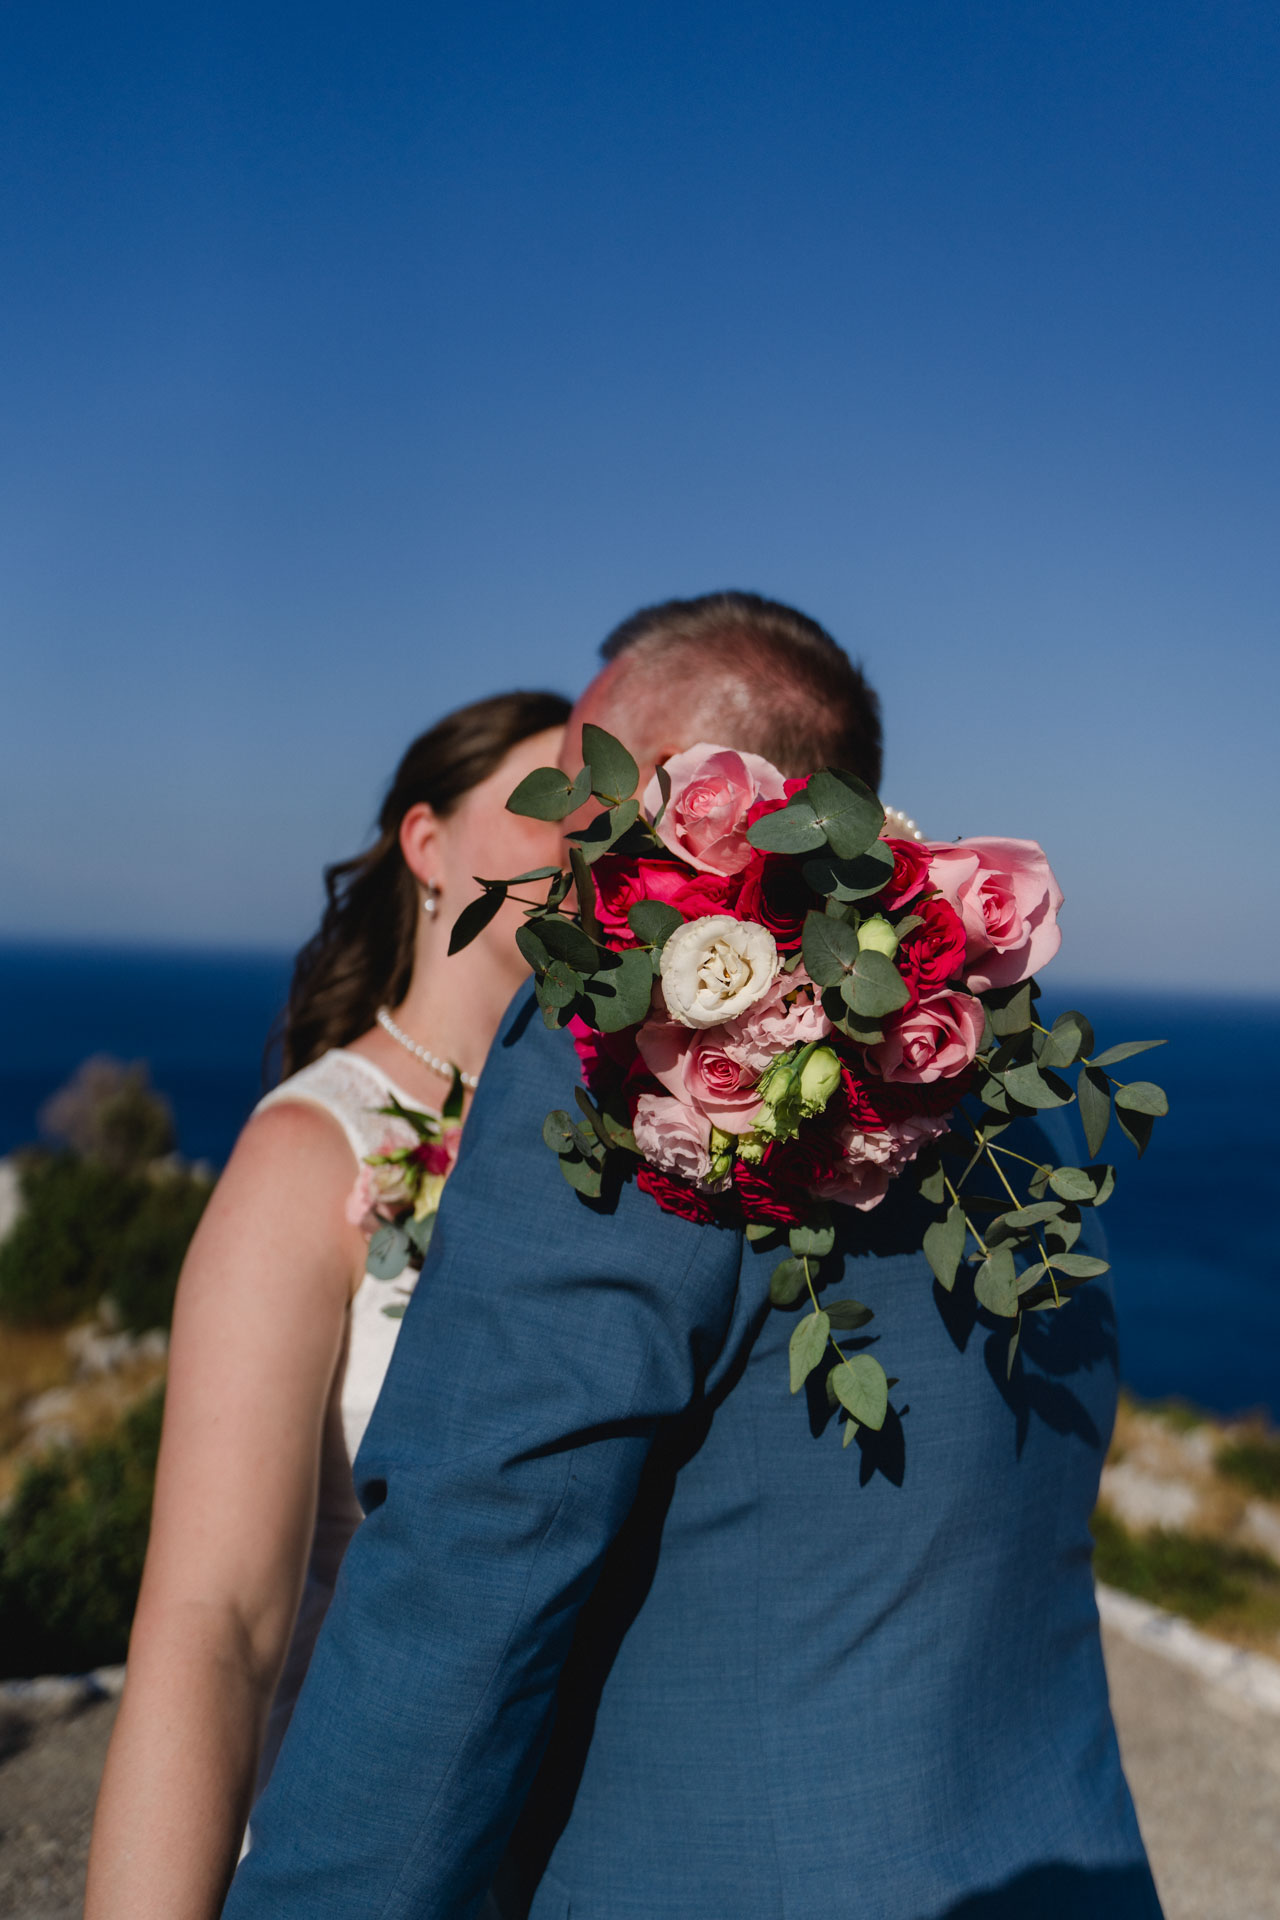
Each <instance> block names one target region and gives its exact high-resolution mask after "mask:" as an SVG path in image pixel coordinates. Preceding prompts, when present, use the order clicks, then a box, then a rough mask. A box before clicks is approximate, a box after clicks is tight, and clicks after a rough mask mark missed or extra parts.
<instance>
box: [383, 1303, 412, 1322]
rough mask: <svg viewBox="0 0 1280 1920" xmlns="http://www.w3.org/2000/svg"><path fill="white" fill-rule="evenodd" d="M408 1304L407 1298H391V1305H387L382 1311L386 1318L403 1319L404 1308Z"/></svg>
mask: <svg viewBox="0 0 1280 1920" xmlns="http://www.w3.org/2000/svg"><path fill="white" fill-rule="evenodd" d="M408 1304H409V1303H408V1301H407V1300H393V1301H392V1303H391V1305H390V1306H389V1307H384V1308H383V1309H382V1311H383V1313H385V1315H386V1316H387V1319H388V1320H403V1319H404V1310H405V1308H406V1307H407V1306H408Z"/></svg>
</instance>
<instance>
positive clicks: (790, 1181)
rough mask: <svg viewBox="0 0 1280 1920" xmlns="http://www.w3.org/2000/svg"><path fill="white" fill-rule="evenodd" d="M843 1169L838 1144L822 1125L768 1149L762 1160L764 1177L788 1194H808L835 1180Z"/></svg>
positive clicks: (801, 1131)
mask: <svg viewBox="0 0 1280 1920" xmlns="http://www.w3.org/2000/svg"><path fill="white" fill-rule="evenodd" d="M843 1167H844V1155H843V1153H842V1152H841V1149H840V1142H839V1141H838V1140H837V1139H836V1137H835V1135H834V1134H833V1133H832V1132H831V1130H830V1129H829V1128H828V1127H825V1126H810V1127H802V1128H801V1129H800V1131H799V1133H798V1134H796V1135H795V1137H794V1138H793V1139H791V1140H785V1141H783V1142H782V1143H781V1144H780V1145H778V1146H775V1147H772V1148H770V1150H769V1152H768V1153H767V1154H766V1156H765V1161H764V1171H765V1174H766V1177H767V1178H768V1179H770V1180H772V1181H774V1182H776V1184H777V1185H778V1186H779V1187H781V1188H783V1189H784V1190H785V1191H786V1192H787V1193H789V1194H791V1195H796V1194H802V1195H803V1194H809V1193H811V1192H812V1191H813V1189H814V1188H815V1187H820V1186H821V1185H822V1184H823V1183H824V1182H825V1181H828V1180H835V1179H837V1178H838V1177H839V1175H840V1173H841V1172H842V1171H843Z"/></svg>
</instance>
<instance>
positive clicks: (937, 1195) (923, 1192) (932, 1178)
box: [916, 1154, 947, 1207]
mask: <svg viewBox="0 0 1280 1920" xmlns="http://www.w3.org/2000/svg"><path fill="white" fill-rule="evenodd" d="M916 1167H917V1172H916V1186H917V1188H918V1190H919V1193H920V1198H921V1199H922V1200H927V1201H928V1202H929V1204H930V1206H934V1207H940V1206H941V1205H942V1202H943V1200H944V1199H945V1197H946V1191H947V1187H946V1176H945V1175H944V1173H943V1171H942V1162H941V1160H939V1159H938V1158H937V1156H936V1155H934V1156H933V1158H932V1159H929V1158H926V1156H925V1155H924V1154H922V1155H921V1156H920V1159H919V1160H918V1161H917V1163H916Z"/></svg>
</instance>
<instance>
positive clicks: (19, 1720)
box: [0, 1632, 1280, 1920]
mask: <svg viewBox="0 0 1280 1920" xmlns="http://www.w3.org/2000/svg"><path fill="white" fill-rule="evenodd" d="M1104 1638H1105V1641H1106V1648H1107V1666H1108V1670H1109V1672H1110V1675H1111V1688H1112V1698H1113V1701H1114V1705H1115V1714H1116V1721H1117V1724H1118V1725H1119V1728H1120V1739H1121V1744H1122V1746H1123V1748H1124V1757H1125V1765H1126V1767H1127V1768H1128V1771H1129V1779H1130V1782H1131V1784H1132V1786H1133V1794H1134V1799H1135V1800H1136V1801H1137V1804H1138V1814H1139V1817H1140V1819H1141V1821H1142V1830H1143V1832H1144V1834H1145V1835H1146V1840H1147V1845H1148V1847H1149V1849H1150V1852H1151V1859H1152V1864H1153V1866H1154V1868H1155V1875H1156V1880H1157V1882H1158V1884H1159V1887H1160V1893H1161V1897H1162V1899H1163V1901H1164V1907H1165V1914H1166V1916H1167V1920H1280V1715H1277V1714H1267V1713H1260V1712H1259V1711H1257V1709H1255V1708H1251V1707H1249V1706H1247V1705H1246V1704H1245V1702H1243V1701H1242V1700H1240V1699H1239V1698H1237V1697H1235V1696H1233V1695H1232V1694H1230V1693H1228V1692H1226V1691H1224V1690H1223V1689H1222V1688H1220V1687H1216V1686H1212V1685H1210V1684H1208V1683H1206V1682H1205V1681H1204V1680H1203V1679H1201V1678H1200V1677H1199V1676H1198V1675H1197V1674H1195V1673H1193V1672H1190V1671H1188V1670H1187V1669H1185V1668H1183V1667H1180V1666H1178V1665H1177V1664H1175V1663H1174V1662H1173V1661H1171V1660H1169V1659H1167V1658H1166V1657H1165V1656H1164V1655H1162V1654H1160V1653H1158V1652H1155V1651H1152V1650H1151V1649H1150V1648H1148V1647H1145V1646H1141V1645H1136V1644H1134V1643H1133V1642H1132V1641H1130V1640H1127V1639H1122V1638H1120V1637H1119V1636H1118V1635H1116V1634H1115V1633H1112V1632H1108V1633H1106V1634H1105V1635H1104ZM114 1718H115V1702H114V1701H110V1700H103V1701H97V1702H94V1703H93V1704H92V1705H89V1706H83V1707H80V1708H79V1709H69V1708H68V1707H66V1706H58V1705H55V1704H45V1705H25V1704H13V1703H6V1702H5V1701H3V1700H2V1699H0V1915H3V1916H5V1917H6V1920H78V1916H79V1913H80V1897H81V1887H82V1884H83V1875H84V1863H85V1857H86V1854H87V1851H88V1845H89V1825H90V1820H91V1818H92V1809H93V1796H94V1793H95V1791H96V1788H97V1781H98V1774H99V1772H100V1770H101V1767H102V1757H103V1754H104V1753H105V1751H106V1745H107V1738H108V1735H109V1734H110V1732H111V1725H112V1721H113V1720H114ZM690 1920H696V1917H695V1916H690ZM1028 1920H1033V1916H1028Z"/></svg>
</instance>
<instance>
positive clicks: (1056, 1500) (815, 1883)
mask: <svg viewBox="0 0 1280 1920" xmlns="http://www.w3.org/2000/svg"><path fill="white" fill-rule="evenodd" d="M576 1074H577V1063H576V1060H575V1056H574V1052H573V1047H572V1045H571V1043H570V1041H569V1039H568V1037H567V1036H566V1035H564V1034H551V1033H548V1032H547V1031H546V1030H545V1028H544V1026H543V1024H542V1022H541V1019H540V1018H539V1016H538V1014H537V1010H536V1008H535V1007H533V1006H532V1002H531V1000H530V999H525V1000H523V1001H522V1002H520V1003H518V1004H517V1007H516V1008H515V1009H514V1010H513V1012H512V1014H511V1015H509V1016H508V1021H507V1025H506V1027H505V1029H504V1031H503V1033H502V1035H501V1036H500V1039H499V1041H498V1042H497V1043H496V1045H495V1047H494V1050H493V1053H492V1055H491V1057H490V1060H489V1063H488V1065H487V1067H486V1069H485V1074H484V1080H483V1083H482V1085H481V1089H480V1092H479V1095H478V1096H477V1099H476V1103H475V1110H474V1112H473V1114H472V1116H471V1118H470V1120H469V1122H468V1125H467V1131H466V1137H465V1141H464V1145H463V1150H462V1155H461V1158H460V1160H459V1163H458V1166H457V1169H456V1171H455V1173H454V1175H453V1178H452V1180H451V1182H450V1186H449V1190H448V1193H447V1196H446V1199H445V1202H444V1206H443V1208H442V1210H441V1214H440V1219H439V1224H438V1227H437V1231H436V1236H435V1241H434V1244H433V1247H432V1252H431V1257H430V1259H429V1261H428V1264H427V1268H426V1271H425V1272H424V1274H423V1277H422V1280H421V1282H420V1283H419V1286H418V1289H417V1292H416V1294H415V1297H414V1300H413V1303H412V1305H411V1307H410V1309H409V1312H408V1315H407V1316H406V1318H405V1321H404V1324H403V1327H402V1329H401V1334H400V1339H399V1343H398V1346H397V1349H396V1353H395V1358H394V1361H393V1363H392V1366H391V1371H390V1374H389V1376H388V1379H387V1383H386V1387H385V1389H384V1391H383V1394H382V1398H381V1400H380V1402H379V1405H378V1408H377V1411H376V1413H375V1415H374V1418H373V1423H372V1425H371V1427H370V1429H369V1433H368V1436H367V1438H366V1440H365V1443H364V1446H363V1447H362V1449H361V1452H360V1456H359V1460H358V1478H359V1481H360V1484H361V1492H362V1497H363V1499H364V1501H365V1502H366V1504H367V1506H368V1509H369V1518H368V1520H367V1521H366V1523H365V1525H364V1526H363V1527H362V1528H361V1529H360V1531H359V1533H358V1534H357V1535H356V1538H355V1540H354V1542H353V1544H352V1546H351V1549H350V1551H349V1553H348V1556H347V1561H346V1565H345V1567H344V1569H343V1573H342V1576H341V1580H340V1583H339V1587H338V1593H337V1596H336V1599H335V1601H334V1604H333V1607H332V1610H331V1615H330V1619H329V1621H328V1623H327V1625H326V1627H325V1629H324V1632H323V1634H322V1636H321V1640H320V1643H319V1647H318V1649H317V1652H316V1656H315V1660H314V1663H313V1668H312V1672H311V1674H310V1676H309V1678H308V1680H307V1683H306V1687H305V1689H304V1691H303V1695H302V1699H301V1701H300V1703H299V1706H298V1710H297V1713H296V1715H295V1719H294V1723H293V1726H292V1728H291V1730H290V1733H289V1735H288V1738H287V1741H286V1744H285V1747H284V1751H283V1754H282V1757H281V1759H280V1761H279V1763H278V1766H277V1769H276V1773H275V1777H274V1779H273V1780H272V1783H271V1785H270V1787H269V1789H268V1791H267V1794H266V1797H265V1799H264V1801H263V1802H262V1804H261V1806H260V1807H259V1808H258V1810H257V1811H256V1812H255V1815H254V1824H253V1833H254V1846H253V1851H252V1852H251V1853H250V1855H249V1857H248V1860H247V1862H246V1863H245V1865H244V1866H243V1867H242V1869H241V1871H240V1874H239V1875H238V1877H237V1879H236V1882H235V1885H234V1887H233V1890H232V1893H231V1896H230V1900H229V1903H228V1905H227V1908H226V1914H227V1916H228V1917H229V1920H289V1916H297V1920H304V1916H305V1920H327V1917H328V1916H335V1917H336V1916H343V1920H352V1917H353V1916H364V1915H368V1916H371V1917H372V1916H375V1915H377V1916H382V1917H383V1920H469V1917H470V1916H471V1915H473V1914H474V1913H475V1912H476V1910H477V1908H478V1906H479V1903H480V1901H481V1898H482V1896H483V1894H484V1892H485V1889H486V1888H487V1887H488V1886H489V1884H490V1882H491V1881H492V1880H493V1879H494V1877H495V1875H497V1876H498V1881H499V1886H500V1888H503V1889H504V1892H503V1900H504V1904H509V1905H511V1906H513V1907H516V1908H518V1906H519V1903H520V1902H521V1900H522V1899H531V1901H532V1907H531V1912H532V1916H533V1920H940V1917H941V1916H943V1915H946V1916H950V1917H951V1920H996V1917H997V1916H1000V1917H1001V1920H1068V1916H1069V1917H1070V1920H1121V1917H1123V1920H1158V1916H1159V1911H1160V1910H1159V1906H1158V1903H1157V1901H1156V1897H1155V1892H1154V1889H1153V1887H1152V1884H1151V1880H1150V1876H1149V1873H1148V1871H1147V1867H1146V1863H1145V1859H1144V1855H1143V1849H1142V1842H1141V1840H1140V1838H1139V1835H1138V1829H1137V1825H1136V1822H1135V1819H1134V1814H1133V1808H1132V1805H1131V1803H1130V1799H1129V1794H1128V1790H1127V1788H1126V1786H1125V1782H1124V1778H1123V1775H1122V1773H1121V1769H1120V1760H1119V1755H1118V1752H1117V1749H1116V1741H1115V1734H1114V1731H1113V1729H1112V1724H1111V1718H1110V1713H1109V1710H1108V1706H1107V1689H1106V1681H1105V1678H1104V1675H1103V1668H1102V1656H1101V1651H1100V1647H1099V1640H1098V1620H1097V1614H1096V1611H1095V1607H1094V1599H1093V1588H1092V1584H1091V1579H1090V1567H1089V1548H1090V1541H1089V1532H1088V1524H1087V1523H1088V1519H1089V1514H1090V1511H1091V1508H1092V1505H1093V1500H1094V1495H1095V1492H1096V1489H1097V1483H1098V1473H1099V1468H1100V1465H1101V1461H1102V1456H1103V1452H1104V1449H1105V1447H1106V1443H1107V1436H1108V1434H1109V1432H1110V1428H1111V1422H1112V1415H1113V1410H1114V1399H1115V1353H1114V1344H1113V1331H1112V1316H1111V1308H1110V1301H1109V1296H1108V1294H1107V1293H1106V1291H1105V1289H1104V1288H1103V1287H1101V1286H1097V1285H1094V1286H1090V1287H1089V1288H1087V1289H1085V1290H1084V1291H1083V1292H1082V1293H1081V1294H1080V1295H1078V1296H1077V1297H1076V1299H1075V1300H1074V1302H1073V1303H1072V1304H1071V1305H1070V1306H1069V1307H1067V1308H1065V1309H1063V1310H1062V1311H1061V1312H1059V1313H1052V1314H1042V1315H1034V1316H1031V1324H1029V1326H1028V1328H1027V1330H1026V1336H1025V1342H1024V1346H1023V1349H1022V1353H1021V1356H1020V1357H1019V1360H1018V1363H1017V1365H1016V1367H1015V1370H1014V1373H1013V1378H1012V1381H1006V1378H1005V1350H1006V1346H1007V1335H1008V1327H1007V1324H1003V1323H1002V1324H1000V1325H998V1326H997V1325H996V1324H995V1323H994V1322H992V1323H989V1324H988V1323H986V1322H985V1320H984V1319H983V1318H982V1317H979V1318H977V1319H975V1317H974V1313H973V1311H972V1309H971V1308H968V1309H967V1308H966V1307H965V1306H964V1305H963V1303H962V1302H961V1301H959V1300H956V1301H952V1300H949V1299H947V1298H946V1297H945V1296H943V1295H941V1294H939V1293H938V1292H937V1291H936V1289H935V1288H934V1286H933V1284H932V1281H931V1277H930V1275H929V1271H928V1268H927V1267H926V1265H925V1263H924V1260H923V1258H922V1256H921V1255H920V1254H919V1252H918V1250H917V1249H918V1247H919V1243H920V1228H921V1221H920V1218H919V1215H918V1212H917V1211H916V1203H914V1202H913V1201H912V1199H911V1198H910V1197H909V1196H908V1195H907V1194H906V1193H905V1192H904V1193H902V1194H900V1195H896V1196H895V1195H891V1196H890V1198H889V1200H887V1201H886V1202H885V1203H884V1205H883V1206H882V1207H881V1208H880V1209H879V1210H877V1211H876V1212H873V1213H870V1214H861V1213H853V1212H850V1211H848V1210H847V1209H840V1210H839V1212H840V1213H841V1215H842V1226H841V1231H842V1234H843V1247H844V1274H843V1278H842V1280H840V1281H839V1282H837V1283H836V1284H835V1285H834V1286H833V1288H832V1290H831V1291H832V1294H833V1295H840V1296H845V1295H849V1294H852V1295H854V1296H856V1297H858V1298H860V1299H864V1300H866V1301H867V1302H868V1303H869V1304H871V1305H873V1306H874V1307H875V1310H876V1318H875V1320H874V1321H873V1322H872V1323H871V1326H870V1328H869V1329H868V1330H867V1334H866V1335H864V1336H862V1338H863V1339H866V1338H869V1337H870V1336H875V1348H876V1351H877V1353H878V1354H879V1356H880V1357H881V1358H882V1359H883V1361H884V1363H885V1365H886V1366H887V1368H888V1370H889V1372H890V1374H898V1375H900V1376H901V1384H900V1385H899V1386H898V1387H897V1388H896V1389H895V1390H894V1392H893V1395H892V1399H893V1405H894V1407H895V1409H896V1411H894V1412H892V1413H891V1414H890V1417H889V1419H888V1421H887V1422H886V1425H885V1428H884V1431H883V1433H881V1434H879V1435H874V1434H863V1435H860V1436H859V1439H858V1443H857V1444H856V1445H855V1446H853V1447H850V1448H849V1449H848V1451H844V1450H842V1448H841V1445H840V1434H839V1432H838V1430H837V1429H836V1426H835V1424H834V1422H831V1421H829V1419H828V1415H827V1407H826V1397H825V1394H824V1393H822V1392H821V1391H820V1390H819V1391H817V1392H815V1393H814V1394H812V1395H811V1396H809V1397H808V1398H806V1395H805V1394H800V1395H797V1396H796V1397H795V1398H794V1399H792V1398H791V1397H790V1396H789V1395H788V1393H787V1378H786V1376H787V1363H786V1346H787V1340H788V1336H789V1334H790V1332H791V1327H792V1325H793V1321H792V1318H791V1316H790V1315H788V1314H784V1313H779V1312H777V1311H775V1310H771V1309H770V1307H769V1305H768V1282H769V1275H770V1272H771V1270H772V1268H773V1266H774V1265H775V1264H776V1261H777V1258H778V1256H777V1254H776V1253H759V1252H757V1251H755V1250H754V1249H753V1248H752V1247H751V1246H750V1245H748V1244H746V1243H745V1242H744V1240H743V1238H742V1236H741V1235H740V1234H738V1233H735V1232H730V1231H727V1230H723V1229H717V1228H712V1227H698V1226H693V1225H691V1224H689V1223H688V1222H686V1221H684V1220H681V1219H678V1218H676V1217H675V1216H673V1215H671V1214H669V1213H663V1212H661V1211H660V1210H659V1209H658V1207H656V1206H655V1205H654V1203H653V1201H652V1200H651V1199H649V1198H647V1197H646V1196H645V1195H644V1194H642V1193H640V1192H639V1191H638V1190H637V1189H636V1188H635V1187H634V1186H627V1187H625V1188H624V1189H623V1191H622V1194H621V1197H620V1199H619V1201H618V1204H617V1207H616V1210H614V1211H613V1212H597V1211H594V1210H592V1209H591V1208H589V1207H587V1206H586V1205H584V1204H583V1203H582V1202H581V1201H580V1200H579V1199H578V1198H577V1197H576V1196H575V1195H574V1194H573V1193H572V1192H571V1191H570V1189H569V1188H568V1186H566V1185H565V1183H564V1181H563V1180H562V1179H561V1177H560V1174H559V1172H558V1170H557V1167H556V1162H555V1160H554V1158H553V1156H552V1155H551V1154H550V1153H549V1152H548V1151H547V1149H546V1148H545V1147H544V1146H543V1145H542V1142H541V1139H540V1131H541V1126H542V1121H543V1118H544V1116H545V1114H546V1112H547V1109H548V1108H549V1107H552V1106H567V1107H571V1106H572V1104H573V1100H572V1089H573V1085H574V1082H575V1080H576ZM828 1265H830V1266H834V1262H830V1263H828ZM962 1284H963V1283H962ZM504 1853H505V1855H506V1858H505V1861H504V1862H503V1864H502V1866H501V1869H500V1868H499V1863H500V1861H503V1856H504Z"/></svg>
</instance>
